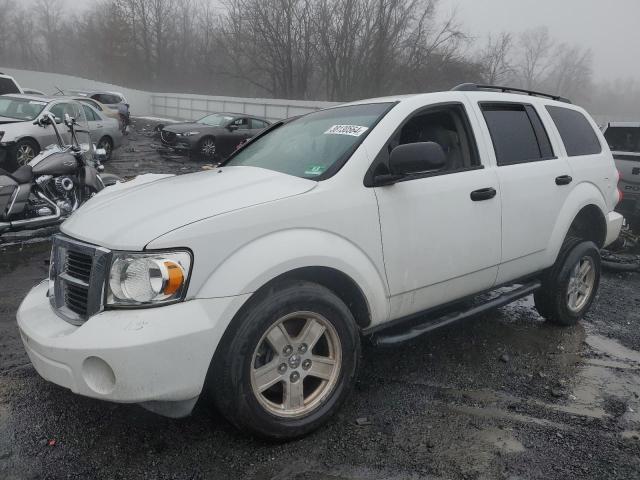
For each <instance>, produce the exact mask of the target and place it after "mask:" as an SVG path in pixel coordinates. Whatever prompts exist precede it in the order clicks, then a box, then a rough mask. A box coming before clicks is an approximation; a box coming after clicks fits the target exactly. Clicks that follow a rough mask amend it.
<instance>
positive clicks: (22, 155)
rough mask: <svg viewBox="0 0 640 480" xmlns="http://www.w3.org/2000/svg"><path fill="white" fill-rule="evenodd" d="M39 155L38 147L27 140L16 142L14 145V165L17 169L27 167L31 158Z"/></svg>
mask: <svg viewBox="0 0 640 480" xmlns="http://www.w3.org/2000/svg"><path fill="white" fill-rule="evenodd" d="M38 153H40V146H39V145H38V144H37V143H36V142H34V141H33V140H30V139H28V138H25V139H22V140H20V141H18V143H17V144H16V163H17V164H18V167H22V166H24V165H27V164H28V163H29V162H30V161H31V160H33V157H35V156H36V155H38Z"/></svg>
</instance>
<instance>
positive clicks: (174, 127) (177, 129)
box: [163, 122, 223, 133]
mask: <svg viewBox="0 0 640 480" xmlns="http://www.w3.org/2000/svg"><path fill="white" fill-rule="evenodd" d="M221 128H223V127H212V126H211V125H205V124H204V123H196V122H189V123H172V124H171V125H166V126H165V127H163V130H166V131H167V132H173V133H183V132H190V131H192V130H195V131H200V130H205V129H206V130H212V129H221Z"/></svg>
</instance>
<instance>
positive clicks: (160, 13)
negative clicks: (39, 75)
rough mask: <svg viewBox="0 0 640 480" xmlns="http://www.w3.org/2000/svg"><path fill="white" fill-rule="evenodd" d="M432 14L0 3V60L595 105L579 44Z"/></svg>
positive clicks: (111, 76)
mask: <svg viewBox="0 0 640 480" xmlns="http://www.w3.org/2000/svg"><path fill="white" fill-rule="evenodd" d="M444 13H445V12H443V11H441V9H440V8H439V5H438V0H217V1H216V0H98V1H96V2H94V3H92V4H91V5H90V6H89V7H88V8H87V9H84V10H82V11H75V12H74V11H72V10H71V7H70V6H67V4H65V3H63V2H62V1H61V0H33V1H32V2H30V3H29V2H26V3H25V2H22V1H18V0H0V22H1V23H0V24H1V25H3V28H2V29H0V64H1V65H5V66H8V67H16V68H27V69H33V70H44V71H50V72H56V73H67V74H71V75H77V76H81V77H86V78H92V79H96V80H101V81H105V82H109V83H115V84H120V85H125V86H128V87H131V88H140V89H145V90H154V91H177V92H185V93H203V94H216V95H237V96H258V97H274V98H289V99H315V100H330V101H343V100H352V99H358V98H366V97H372V96H379V95H388V94H399V93H409V92H427V91H435V90H442V89H448V88H450V87H451V86H453V85H455V84H457V83H462V82H482V83H491V84H509V85H513V86H519V87H524V88H528V89H540V90H548V91H551V92H554V93H557V94H560V95H564V96H569V97H575V98H577V99H579V100H580V101H582V102H583V103H584V102H586V103H589V102H597V101H598V98H600V97H599V95H600V93H599V92H600V90H602V88H600V86H596V85H594V81H593V59H592V54H591V52H590V51H589V50H588V49H585V48H582V47H581V46H579V45H571V44H567V43H561V42H558V41H556V40H555V39H554V38H553V37H552V36H551V35H550V33H549V31H548V30H547V29H546V28H544V27H541V28H534V29H531V30H527V31H524V32H520V33H513V32H502V33H496V34H493V35H490V36H489V37H488V38H477V37H473V36H471V35H470V34H469V33H468V32H467V30H466V29H465V26H464V25H462V24H460V22H458V21H457V19H456V16H455V13H454V14H449V15H446V14H444ZM610 90H612V89H611V88H610ZM635 90H636V91H637V90H638V89H637V88H635Z"/></svg>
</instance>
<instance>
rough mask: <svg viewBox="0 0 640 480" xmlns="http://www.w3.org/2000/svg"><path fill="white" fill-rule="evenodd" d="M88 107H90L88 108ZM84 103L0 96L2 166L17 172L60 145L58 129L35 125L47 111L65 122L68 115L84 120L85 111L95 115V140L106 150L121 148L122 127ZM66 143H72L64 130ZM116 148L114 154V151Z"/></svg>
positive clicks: (90, 122)
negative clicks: (57, 138) (51, 146)
mask: <svg viewBox="0 0 640 480" xmlns="http://www.w3.org/2000/svg"><path fill="white" fill-rule="evenodd" d="M85 106H86V105H85ZM85 106H83V105H82V104H81V103H79V102H77V101H75V100H73V99H72V98H66V97H43V96H39V95H24V94H16V95H1V96H0V167H1V168H4V169H5V170H9V171H13V170H15V169H16V168H17V167H19V166H22V165H26V164H27V163H29V161H31V159H33V157H35V156H36V155H37V154H38V153H40V151H42V150H43V149H45V148H46V147H47V146H49V145H52V144H55V143H56V134H55V130H54V129H53V127H52V126H51V125H45V126H40V125H35V124H34V122H35V121H36V120H37V119H38V118H40V117H41V116H42V115H44V114H45V113H47V112H50V113H52V114H53V115H54V116H55V117H56V122H59V123H62V120H63V119H64V116H65V114H68V115H69V116H71V117H74V118H76V117H79V116H80V117H84V116H85V115H86V113H85V112H87V111H90V113H91V114H92V115H91V117H90V118H88V120H89V128H90V130H91V139H92V141H93V142H94V143H98V144H100V142H102V144H101V146H102V147H105V145H106V143H109V142H111V144H112V146H113V148H115V147H117V146H119V145H120V143H121V141H122V136H121V134H120V135H117V133H119V129H118V124H117V122H116V121H115V120H113V119H108V118H106V117H103V116H102V115H100V114H99V113H98V112H96V111H95V110H93V109H91V107H89V106H86V107H87V108H84V107H85ZM59 130H60V133H61V135H62V137H63V141H64V142H65V143H67V144H70V143H71V138H70V137H69V132H68V129H67V128H60V129H59ZM113 148H112V149H111V151H113Z"/></svg>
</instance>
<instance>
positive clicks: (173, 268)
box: [162, 260, 184, 295]
mask: <svg viewBox="0 0 640 480" xmlns="http://www.w3.org/2000/svg"><path fill="white" fill-rule="evenodd" d="M164 266H165V268H166V269H167V278H166V280H165V285H164V288H163V289H162V293H164V294H165V295H173V294H174V293H176V292H177V291H178V289H179V288H180V287H181V286H182V285H184V272H183V270H182V267H181V266H180V265H179V264H177V263H175V262H172V261H170V260H167V261H165V262H164Z"/></svg>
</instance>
